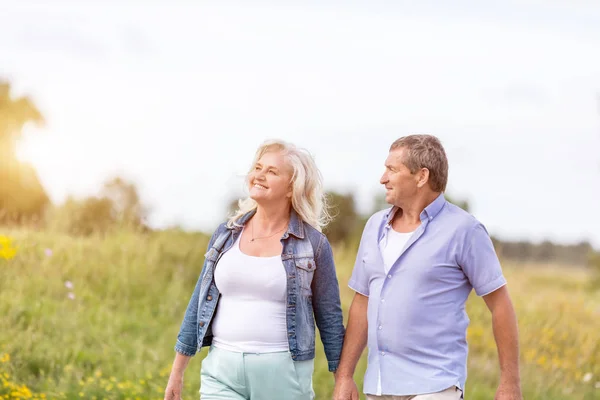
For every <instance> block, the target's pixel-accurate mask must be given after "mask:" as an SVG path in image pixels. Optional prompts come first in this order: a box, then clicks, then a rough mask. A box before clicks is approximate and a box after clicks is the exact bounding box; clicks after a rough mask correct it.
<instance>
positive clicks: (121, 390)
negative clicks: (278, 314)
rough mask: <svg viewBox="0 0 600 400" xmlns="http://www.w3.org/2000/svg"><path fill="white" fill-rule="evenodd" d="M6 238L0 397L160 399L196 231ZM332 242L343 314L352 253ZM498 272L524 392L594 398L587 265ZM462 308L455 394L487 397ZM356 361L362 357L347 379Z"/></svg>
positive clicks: (194, 370)
mask: <svg viewBox="0 0 600 400" xmlns="http://www.w3.org/2000/svg"><path fill="white" fill-rule="evenodd" d="M9 236H11V237H12V238H13V244H14V245H15V246H16V247H17V255H16V257H15V258H14V259H12V260H8V261H7V260H2V259H0V400H4V399H8V398H11V399H12V398H27V397H28V396H29V394H30V393H29V391H30V392H31V397H33V398H43V396H45V397H46V398H48V399H53V398H68V399H79V398H85V399H94V398H96V399H128V398H129V399H136V398H139V399H162V393H163V391H164V387H165V385H166V382H167V379H168V373H169V371H170V366H171V362H172V360H173V357H174V351H173V345H174V343H175V338H176V335H177V332H178V330H179V325H180V323H181V319H182V317H183V313H184V311H185V307H186V305H187V302H188V300H189V296H190V294H191V292H192V290H193V287H194V285H195V283H196V280H197V277H198V274H199V272H200V268H201V266H202V262H203V257H204V253H205V251H206V244H207V238H206V237H205V236H203V235H199V234H195V235H192V234H186V233H181V232H163V233H155V234H148V235H141V234H131V233H126V232H122V233H119V234H116V235H111V236H109V237H107V238H104V239H102V238H87V239H85V238H71V237H67V236H62V235H58V234H51V233H33V232H28V231H12V232H10V233H9ZM46 249H49V250H51V251H52V254H51V255H47V254H46ZM334 251H335V255H336V262H337V268H338V276H339V279H340V285H341V287H342V301H343V305H344V312H345V316H347V310H348V307H349V304H350V302H351V299H352V295H353V294H352V292H351V291H350V290H349V289H348V288H347V286H346V283H347V281H348V278H349V276H350V273H351V269H352V266H353V263H354V259H353V258H354V251H353V249H349V250H344V249H341V248H338V249H335V250H334ZM505 271H506V275H507V278H508V281H509V289H510V291H511V295H512V297H513V300H514V302H515V306H516V308H517V313H518V317H519V326H520V332H521V343H522V346H521V347H522V380H523V389H524V395H525V398H526V399H578V400H579V399H584V400H586V399H600V344H599V337H600V334H599V332H600V293H598V292H592V291H590V290H588V286H587V284H586V280H587V279H589V276H588V273H587V272H585V271H582V270H577V269H557V268H551V267H544V268H540V267H539V266H538V267H527V268H524V266H506V268H505ZM67 281H69V282H71V283H72V284H73V289H72V290H70V289H68V288H67V287H66V285H65V283H66V282H67ZM70 292H72V293H73V294H74V296H75V297H74V299H71V298H69V297H68V294H69V293H70ZM468 312H469V315H470V317H471V326H470V328H469V331H468V339H469V344H470V354H469V378H468V381H467V388H466V390H467V398H468V399H492V398H493V395H494V391H495V388H496V386H497V384H498V377H499V373H498V362H497V356H496V351H495V345H494V340H493V335H492V331H491V322H490V321H491V318H490V315H489V312H488V311H487V309H486V308H485V305H484V303H483V301H482V300H481V299H479V298H477V297H474V296H472V297H471V298H470V299H469V303H468ZM205 354H206V350H203V351H202V352H201V353H199V354H198V355H197V356H196V357H194V359H192V362H191V363H190V366H189V367H188V370H187V371H186V375H185V395H184V398H185V399H197V398H198V389H199V385H200V364H201V359H202V358H203V356H204V355H205ZM364 368H365V357H364V356H363V358H362V359H361V362H360V365H359V367H358V369H357V373H356V380H357V382H359V385H360V383H361V382H362V373H363V372H364ZM589 374H592V375H591V378H590V375H589ZM588 378H589V379H588ZM314 386H315V392H316V394H317V396H316V397H317V399H319V400H320V399H329V398H331V393H332V390H333V376H332V374H331V373H329V372H327V367H326V361H325V357H324V354H323V351H322V348H321V347H320V346H319V348H318V349H317V359H316V366H315V376H314ZM596 386H598V388H596Z"/></svg>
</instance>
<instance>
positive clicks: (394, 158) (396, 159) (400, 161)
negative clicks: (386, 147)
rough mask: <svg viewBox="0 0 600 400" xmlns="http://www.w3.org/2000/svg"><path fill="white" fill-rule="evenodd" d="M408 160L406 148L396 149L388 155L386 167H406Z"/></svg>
mask: <svg viewBox="0 0 600 400" xmlns="http://www.w3.org/2000/svg"><path fill="white" fill-rule="evenodd" d="M405 160H406V148H405V147H398V148H396V149H393V150H391V151H390V152H389V153H388V156H387V158H386V159H385V165H386V166H395V167H397V166H400V165H405Z"/></svg>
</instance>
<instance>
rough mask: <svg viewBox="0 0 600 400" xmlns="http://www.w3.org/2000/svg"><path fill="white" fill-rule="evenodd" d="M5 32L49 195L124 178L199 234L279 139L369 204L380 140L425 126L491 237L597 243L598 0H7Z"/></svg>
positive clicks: (29, 141) (167, 216) (83, 191)
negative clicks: (37, 120) (35, 114)
mask: <svg viewBox="0 0 600 400" xmlns="http://www.w3.org/2000/svg"><path fill="white" fill-rule="evenodd" d="M0 38H2V39H1V40H0V78H3V79H7V80H9V81H10V82H11V84H12V85H13V86H14V89H15V94H17V95H27V96H30V97H31V99H32V100H33V101H34V102H35V103H36V105H37V106H38V108H39V109H40V110H41V112H42V113H43V115H44V116H45V118H46V124H45V125H44V126H43V127H32V126H28V127H27V129H26V131H25V135H24V139H23V140H22V141H21V143H20V145H19V157H20V158H21V159H23V160H25V161H28V162H30V163H32V164H33V165H34V166H35V167H36V169H37V170H38V173H39V175H40V179H41V181H42V183H43V185H44V186H45V187H46V189H47V191H48V192H49V194H50V196H51V198H52V200H53V201H54V202H56V203H60V202H61V201H63V200H64V199H65V198H66V196H68V195H74V196H76V197H77V196H79V197H81V196H87V195H93V194H96V193H97V191H98V189H99V188H100V186H101V184H102V182H104V181H105V180H106V179H108V178H110V177H112V176H115V175H120V176H123V177H126V178H128V179H131V180H133V181H135V182H136V183H137V184H138V187H139V189H140V193H141V195H142V199H143V200H144V201H145V203H146V204H147V205H148V206H149V208H150V211H151V214H150V223H151V224H152V225H153V226H155V227H167V226H171V225H175V224H177V225H181V226H183V227H185V228H187V229H198V230H204V231H210V230H212V229H214V228H215V227H216V225H217V224H218V223H219V222H221V221H222V220H223V218H224V216H225V213H226V206H227V204H228V202H229V201H230V199H231V198H232V197H234V196H240V195H242V194H243V176H244V174H245V172H246V171H247V169H248V167H249V164H250V162H251V160H252V157H253V155H254V152H255V150H256V148H257V147H258V146H259V144H260V143H261V142H262V141H263V140H265V139H269V138H280V139H284V140H288V141H291V142H293V143H295V144H297V145H299V146H302V147H305V148H307V149H308V150H309V151H310V152H311V153H312V154H313V155H314V157H315V159H316V162H317V164H318V166H319V168H320V170H321V173H322V175H323V177H324V182H325V185H326V187H327V188H328V189H330V190H336V191H340V192H353V193H355V195H356V199H357V201H358V204H359V208H360V210H361V211H362V212H365V213H367V212H370V211H371V210H372V207H373V205H372V199H373V197H374V196H375V195H376V194H380V193H382V187H381V185H379V183H378V182H379V177H380V175H381V173H382V172H383V162H384V160H385V157H386V155H387V151H388V148H389V145H390V144H391V143H392V142H393V141H394V140H395V139H397V138H399V137H401V136H404V135H407V134H411V133H429V134H433V135H436V136H438V137H439V138H440V139H441V140H442V143H443V144H444V146H445V148H446V151H447V154H448V158H449V163H450V176H449V184H448V191H447V192H448V194H449V195H450V196H452V197H455V198H460V199H467V200H468V201H469V202H470V205H471V211H472V213H473V214H474V215H475V216H476V217H477V218H478V219H479V220H480V221H481V222H482V223H483V224H484V225H485V226H486V227H487V228H488V230H489V231H490V233H492V234H494V235H496V236H498V237H500V238H503V239H506V240H522V239H526V240H532V241H536V242H539V241H542V240H545V239H547V240H553V241H557V242H561V243H577V242H579V241H582V240H589V241H591V242H592V243H593V244H594V245H595V246H596V247H598V248H600V207H599V206H598V205H599V203H600V201H599V198H600V151H598V149H600V97H599V96H600V51H598V49H600V3H598V2H595V1H544V2H542V1H534V0H523V1H518V2H517V1H513V0H508V1H505V2H501V3H496V2H494V3H492V2H481V1H477V2H475V1H461V0H458V1H454V2H451V4H450V2H444V1H428V0H424V1H419V2H398V1H395V2H392V1H377V0H370V1H345V2H341V1H339V2H338V1H330V0H322V1H318V2H317V1H305V2H301V3H299V2H287V1H277V2H275V1H256V2H252V4H251V5H250V4H247V2H233V1H213V2H209V1H200V2H191V1H172V2H166V1H165V2H159V1H147V2H138V1H133V0H130V1H123V2H100V1H97V2H93V1H89V2H76V1H54V2H33V1H18V2H17V1H6V0H0Z"/></svg>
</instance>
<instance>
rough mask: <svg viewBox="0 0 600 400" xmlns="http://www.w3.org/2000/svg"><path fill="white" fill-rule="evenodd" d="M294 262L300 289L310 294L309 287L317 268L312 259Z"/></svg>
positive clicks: (301, 259)
mask: <svg viewBox="0 0 600 400" xmlns="http://www.w3.org/2000/svg"><path fill="white" fill-rule="evenodd" d="M294 262H295V264H296V276H297V279H298V283H299V286H300V288H302V289H303V290H306V291H308V292H309V293H310V291H311V289H310V285H311V283H312V280H313V276H314V274H315V269H316V268H317V265H316V264H315V260H313V259H312V258H300V259H296V260H294Z"/></svg>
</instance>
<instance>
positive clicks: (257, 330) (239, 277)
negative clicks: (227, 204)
mask: <svg viewBox="0 0 600 400" xmlns="http://www.w3.org/2000/svg"><path fill="white" fill-rule="evenodd" d="M241 236H242V235H240V237H241ZM239 242H240V238H238V239H237V240H236V242H235V243H234V245H233V246H232V247H231V249H230V250H229V251H227V252H225V253H224V254H223V256H221V259H220V260H219V262H218V264H217V267H216V269H215V284H216V286H217V288H218V289H219V292H220V293H221V298H220V299H219V304H218V306H217V310H216V313H215V317H214V318H213V322H212V332H213V335H214V337H213V344H214V346H216V347H219V348H222V349H225V350H229V351H236V352H248V353H269V352H276V351H287V350H288V349H289V345H288V340H287V324H286V295H287V275H286V272H285V268H284V266H283V262H282V261H281V256H280V255H277V256H273V257H254V256H249V255H246V254H244V253H242V251H241V250H240V247H239Z"/></svg>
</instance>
